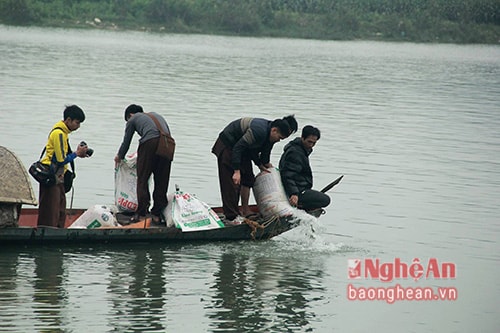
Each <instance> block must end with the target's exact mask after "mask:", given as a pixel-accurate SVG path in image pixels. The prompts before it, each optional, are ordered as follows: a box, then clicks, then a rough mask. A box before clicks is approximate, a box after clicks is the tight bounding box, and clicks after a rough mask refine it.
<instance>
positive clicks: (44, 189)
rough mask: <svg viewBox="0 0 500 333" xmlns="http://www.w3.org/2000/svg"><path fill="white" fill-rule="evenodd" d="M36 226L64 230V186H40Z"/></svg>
mask: <svg viewBox="0 0 500 333" xmlns="http://www.w3.org/2000/svg"><path fill="white" fill-rule="evenodd" d="M38 201H39V205H38V225H39V226H42V225H43V226H49V227H58V228H64V223H65V222H66V193H65V192H64V184H57V185H53V186H43V185H40V192H39V200H38Z"/></svg>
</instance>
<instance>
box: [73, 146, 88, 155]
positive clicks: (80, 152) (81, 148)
mask: <svg viewBox="0 0 500 333" xmlns="http://www.w3.org/2000/svg"><path fill="white" fill-rule="evenodd" d="M87 149H88V147H87V146H82V145H78V148H76V156H78V157H82V158H83V157H87Z"/></svg>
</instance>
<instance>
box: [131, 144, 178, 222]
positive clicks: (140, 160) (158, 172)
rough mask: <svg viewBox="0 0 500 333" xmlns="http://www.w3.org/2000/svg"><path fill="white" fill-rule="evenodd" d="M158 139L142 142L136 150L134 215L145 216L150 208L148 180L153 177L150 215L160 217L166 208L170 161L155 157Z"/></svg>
mask: <svg viewBox="0 0 500 333" xmlns="http://www.w3.org/2000/svg"><path fill="white" fill-rule="evenodd" d="M158 141H159V138H155V139H151V140H148V141H146V142H143V143H141V144H140V145H139V148H138V149H137V201H138V204H137V210H136V213H137V214H139V215H141V216H145V215H146V214H147V213H148V209H149V206H150V200H151V198H150V193H149V185H148V180H149V178H150V177H151V175H153V181H154V190H153V208H152V209H151V214H154V215H156V216H160V214H161V212H162V211H163V209H164V208H165V207H167V203H168V201H167V190H168V183H169V181H170V169H171V166H172V161H169V160H167V159H166V158H163V157H160V156H158V155H156V148H157V146H158Z"/></svg>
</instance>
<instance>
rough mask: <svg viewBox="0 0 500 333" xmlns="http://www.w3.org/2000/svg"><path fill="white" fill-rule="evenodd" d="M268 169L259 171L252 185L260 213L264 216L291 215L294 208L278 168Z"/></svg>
mask: <svg viewBox="0 0 500 333" xmlns="http://www.w3.org/2000/svg"><path fill="white" fill-rule="evenodd" d="M268 171H269V172H265V171H264V172H260V173H259V174H258V175H257V176H256V177H255V184H254V186H253V194H254V196H255V201H256V202H257V206H258V207H259V212H260V214H261V215H262V216H263V217H264V218H269V217H271V216H276V215H278V216H289V215H293V213H294V210H293V207H292V206H291V205H290V202H289V201H288V198H287V196H286V193H285V189H284V188H283V184H282V183H281V176H280V173H279V171H278V169H276V168H270V169H268Z"/></svg>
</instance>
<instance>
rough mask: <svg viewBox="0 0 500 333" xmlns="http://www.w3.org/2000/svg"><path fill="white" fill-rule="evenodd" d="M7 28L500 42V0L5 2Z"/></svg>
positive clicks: (1, 1)
mask: <svg viewBox="0 0 500 333" xmlns="http://www.w3.org/2000/svg"><path fill="white" fill-rule="evenodd" d="M0 23H2V24H9V25H40V26H62V27H82V26H92V27H100V28H113V29H144V30H151V31H165V32H177V33H207V34H227V35H244V36H275V37H294V38H314V39H332V40H352V39H369V40H397V41H413V42H446V43H448V42H454V43H490V44H499V43H500V0H0Z"/></svg>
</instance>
